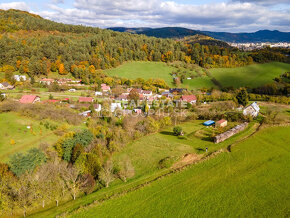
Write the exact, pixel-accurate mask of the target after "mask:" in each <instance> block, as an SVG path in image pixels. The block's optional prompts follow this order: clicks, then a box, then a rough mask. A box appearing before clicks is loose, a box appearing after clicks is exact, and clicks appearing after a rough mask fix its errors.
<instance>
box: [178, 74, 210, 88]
mask: <svg viewBox="0 0 290 218" xmlns="http://www.w3.org/2000/svg"><path fill="white" fill-rule="evenodd" d="M181 86H182V87H183V88H187V89H188V90H192V89H201V88H211V87H215V85H214V84H213V83H212V81H211V79H210V78H209V77H208V76H202V77H197V78H193V79H190V80H188V79H185V80H183V84H182V85H181Z"/></svg>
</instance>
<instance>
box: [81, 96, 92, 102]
mask: <svg viewBox="0 0 290 218" xmlns="http://www.w3.org/2000/svg"><path fill="white" fill-rule="evenodd" d="M93 100H94V99H93V98H92V97H79V102H92V101H93Z"/></svg>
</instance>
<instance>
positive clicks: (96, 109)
mask: <svg viewBox="0 0 290 218" xmlns="http://www.w3.org/2000/svg"><path fill="white" fill-rule="evenodd" d="M94 108H95V111H96V112H100V111H101V110H102V105H100V104H95V105H94Z"/></svg>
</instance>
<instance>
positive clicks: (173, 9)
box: [38, 0, 290, 32]
mask: <svg viewBox="0 0 290 218" xmlns="http://www.w3.org/2000/svg"><path fill="white" fill-rule="evenodd" d="M241 1H246V0H241ZM248 1H250V0H248ZM261 1H262V0H261ZM264 1H266V0H264ZM282 1H283V0H282ZM280 2H281V1H280ZM38 14H40V15H41V16H44V17H45V18H48V19H52V20H55V21H59V22H64V23H72V24H84V25H90V26H98V27H111V26H126V27H140V26H143V27H144V26H149V27H164V26H183V27H187V28H192V29H200V30H212V31H234V32H240V31H256V30H259V29H278V30H281V31H289V24H290V13H289V11H287V10H286V9H284V10H274V9H271V7H267V6H264V5H261V4H255V3H250V2H240V1H230V2H228V3H213V4H202V5H193V4H179V3H176V2H174V1H164V0H138V1H136V0H75V2H74V6H73V7H72V8H69V9H67V8H66V9H65V8H61V7H58V6H56V5H55V4H51V5H49V10H48V11H41V12H38Z"/></svg>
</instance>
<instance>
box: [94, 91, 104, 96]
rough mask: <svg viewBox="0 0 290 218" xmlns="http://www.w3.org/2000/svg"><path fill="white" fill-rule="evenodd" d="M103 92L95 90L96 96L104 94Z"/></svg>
mask: <svg viewBox="0 0 290 218" xmlns="http://www.w3.org/2000/svg"><path fill="white" fill-rule="evenodd" d="M102 95H103V93H102V92H95V96H102Z"/></svg>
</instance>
